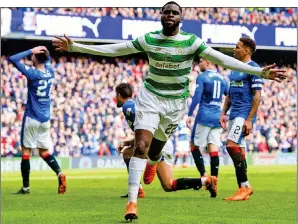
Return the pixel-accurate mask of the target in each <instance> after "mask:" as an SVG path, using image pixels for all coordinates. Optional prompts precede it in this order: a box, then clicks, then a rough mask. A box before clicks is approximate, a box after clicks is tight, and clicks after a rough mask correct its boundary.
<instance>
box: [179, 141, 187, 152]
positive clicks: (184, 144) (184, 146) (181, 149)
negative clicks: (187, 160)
mask: <svg viewBox="0 0 298 224" xmlns="http://www.w3.org/2000/svg"><path fill="white" fill-rule="evenodd" d="M189 151H190V146H189V141H177V152H179V153H187V152H189Z"/></svg>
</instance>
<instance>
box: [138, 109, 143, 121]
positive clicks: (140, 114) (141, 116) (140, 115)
mask: <svg viewBox="0 0 298 224" xmlns="http://www.w3.org/2000/svg"><path fill="white" fill-rule="evenodd" d="M137 117H138V119H139V120H142V119H143V114H142V112H141V111H137Z"/></svg>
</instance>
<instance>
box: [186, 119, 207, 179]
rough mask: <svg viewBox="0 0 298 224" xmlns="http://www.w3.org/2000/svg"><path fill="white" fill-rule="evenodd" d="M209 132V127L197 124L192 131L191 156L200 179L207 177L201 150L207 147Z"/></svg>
mask: <svg viewBox="0 0 298 224" xmlns="http://www.w3.org/2000/svg"><path fill="white" fill-rule="evenodd" d="M209 132H210V128H209V127H207V126H204V125H201V124H197V123H195V124H194V127H193V130H192V140H191V141H192V142H191V154H192V156H193V158H194V162H195V164H196V167H197V170H198V171H199V172H200V175H201V177H202V176H207V172H206V169H205V165H204V158H203V155H202V153H201V150H202V149H204V148H205V147H207V137H208V134H209Z"/></svg>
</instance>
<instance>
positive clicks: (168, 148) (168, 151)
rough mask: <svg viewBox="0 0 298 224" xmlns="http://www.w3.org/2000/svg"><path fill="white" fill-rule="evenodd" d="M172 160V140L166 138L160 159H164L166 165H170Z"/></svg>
mask: <svg viewBox="0 0 298 224" xmlns="http://www.w3.org/2000/svg"><path fill="white" fill-rule="evenodd" d="M173 160H174V145H173V142H172V140H170V139H169V140H168V141H167V143H166V144H165V146H164V147H163V149H162V156H161V161H164V162H165V163H166V164H167V165H170V166H172V165H173Z"/></svg>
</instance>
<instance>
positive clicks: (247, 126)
mask: <svg viewBox="0 0 298 224" xmlns="http://www.w3.org/2000/svg"><path fill="white" fill-rule="evenodd" d="M251 129H252V120H250V119H247V120H245V122H244V125H243V128H242V132H243V134H244V135H245V136H247V135H249V133H250V131H251Z"/></svg>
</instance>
